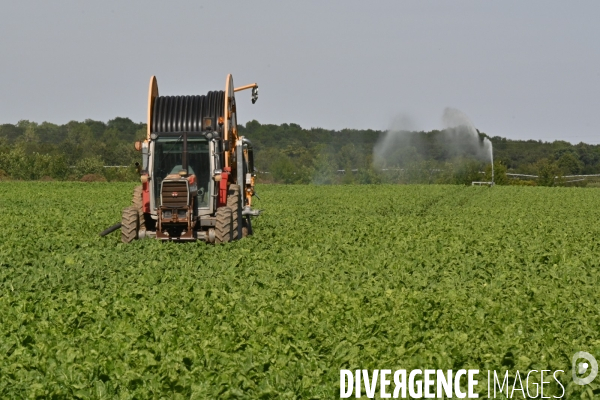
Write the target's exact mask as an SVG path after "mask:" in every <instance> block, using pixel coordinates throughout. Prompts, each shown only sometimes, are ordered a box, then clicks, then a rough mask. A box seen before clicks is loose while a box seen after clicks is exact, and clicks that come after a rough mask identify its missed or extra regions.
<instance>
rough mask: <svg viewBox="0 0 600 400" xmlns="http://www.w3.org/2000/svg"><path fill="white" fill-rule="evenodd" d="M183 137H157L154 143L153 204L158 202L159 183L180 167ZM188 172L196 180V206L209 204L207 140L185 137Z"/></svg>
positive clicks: (176, 171) (179, 169)
mask: <svg viewBox="0 0 600 400" xmlns="http://www.w3.org/2000/svg"><path fill="white" fill-rule="evenodd" d="M182 157H183V138H181V137H159V138H158V139H157V140H156V142H155V144H154V196H155V204H156V205H157V206H158V205H159V204H160V184H161V182H162V180H163V179H164V178H165V177H166V176H167V175H169V174H176V173H178V172H179V171H181V169H182ZM187 160H188V172H189V174H190V175H192V174H194V175H196V180H197V181H198V198H197V199H198V201H197V204H198V207H208V206H209V203H208V202H209V199H210V194H209V183H210V154H209V151H208V141H206V139H204V138H194V137H189V136H188V139H187Z"/></svg>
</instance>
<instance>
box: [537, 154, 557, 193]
mask: <svg viewBox="0 0 600 400" xmlns="http://www.w3.org/2000/svg"><path fill="white" fill-rule="evenodd" d="M536 167H537V171H536V172H537V175H538V179H537V183H538V185H540V186H555V185H556V184H557V182H556V178H557V177H558V175H559V173H560V170H559V168H558V166H557V165H556V163H554V162H552V161H551V160H549V159H547V158H544V159H542V160H540V161H538V162H537V163H536Z"/></svg>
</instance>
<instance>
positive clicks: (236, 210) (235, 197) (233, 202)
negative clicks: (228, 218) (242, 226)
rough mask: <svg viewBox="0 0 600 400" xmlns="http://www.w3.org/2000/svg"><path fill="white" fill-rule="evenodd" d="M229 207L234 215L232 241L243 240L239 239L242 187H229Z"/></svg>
mask: <svg viewBox="0 0 600 400" xmlns="http://www.w3.org/2000/svg"><path fill="white" fill-rule="evenodd" d="M227 207H229V208H230V209H231V213H232V214H233V223H232V226H231V240H236V239H241V238H240V237H238V236H239V235H238V224H239V218H240V216H241V214H242V207H241V202H240V187H239V186H238V185H229V190H228V191H227Z"/></svg>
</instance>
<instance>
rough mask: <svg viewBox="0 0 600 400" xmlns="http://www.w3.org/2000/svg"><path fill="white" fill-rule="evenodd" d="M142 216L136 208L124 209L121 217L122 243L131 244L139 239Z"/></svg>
mask: <svg viewBox="0 0 600 400" xmlns="http://www.w3.org/2000/svg"><path fill="white" fill-rule="evenodd" d="M139 225H140V216H139V214H138V210H137V208H136V207H135V206H129V207H127V208H125V209H123V214H122V215H121V242H123V243H131V242H133V241H134V240H135V239H137V238H138V237H137V236H138V229H139Z"/></svg>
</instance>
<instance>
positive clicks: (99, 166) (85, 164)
mask: <svg viewBox="0 0 600 400" xmlns="http://www.w3.org/2000/svg"><path fill="white" fill-rule="evenodd" d="M103 172H104V163H103V162H102V159H101V158H100V157H98V156H95V157H87V158H82V159H80V160H79V161H77V164H75V174H76V175H77V178H81V177H82V176H84V175H89V174H98V175H101V174H102V173H103Z"/></svg>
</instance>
